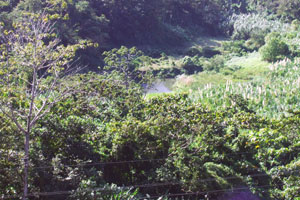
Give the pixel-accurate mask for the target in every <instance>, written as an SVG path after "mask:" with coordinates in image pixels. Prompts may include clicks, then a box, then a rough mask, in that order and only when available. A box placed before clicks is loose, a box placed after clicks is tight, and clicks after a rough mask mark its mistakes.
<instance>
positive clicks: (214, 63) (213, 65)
mask: <svg viewBox="0 0 300 200" xmlns="http://www.w3.org/2000/svg"><path fill="white" fill-rule="evenodd" d="M224 67H225V59H224V57H223V56H221V55H216V56H214V57H212V58H211V59H209V60H207V61H205V62H203V69H204V70H205V71H216V72H219V71H220V70H221V69H222V68H224Z"/></svg>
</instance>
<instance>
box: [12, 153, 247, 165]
mask: <svg viewBox="0 0 300 200" xmlns="http://www.w3.org/2000/svg"><path fill="white" fill-rule="evenodd" d="M245 154H253V152H240V153H230V154H224V155H226V156H229V155H245ZM166 159H167V157H166V158H158V159H141V160H125V161H111V162H94V163H81V164H76V165H64V164H63V166H64V167H85V166H97V165H113V164H129V163H139V162H157V161H164V160H166ZM17 166H19V167H20V166H22V165H20V164H18V165H15V166H14V168H16V167H17ZM51 168H55V166H40V167H30V169H51Z"/></svg>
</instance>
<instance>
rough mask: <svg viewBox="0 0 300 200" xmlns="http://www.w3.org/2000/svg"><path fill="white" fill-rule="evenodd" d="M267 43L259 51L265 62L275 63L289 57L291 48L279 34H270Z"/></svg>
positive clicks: (266, 39)
mask: <svg viewBox="0 0 300 200" xmlns="http://www.w3.org/2000/svg"><path fill="white" fill-rule="evenodd" d="M265 41H266V44H265V45H264V46H262V47H261V48H260V49H259V52H260V53H261V55H262V58H263V60H266V61H269V62H275V61H277V60H280V59H283V58H284V57H285V56H287V55H288V53H289V47H288V45H287V44H286V43H285V42H284V41H283V39H282V37H281V36H280V34H279V33H270V34H269V35H267V36H266V38H265Z"/></svg>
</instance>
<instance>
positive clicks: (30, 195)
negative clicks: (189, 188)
mask: <svg viewBox="0 0 300 200" xmlns="http://www.w3.org/2000/svg"><path fill="white" fill-rule="evenodd" d="M299 171H300V170H291V171H289V173H293V172H299ZM284 174H288V172H285V173H284ZM243 176H248V177H251V178H254V177H263V176H269V175H267V174H252V175H243ZM239 178H240V177H236V176H231V177H224V178H223V179H225V180H230V179H239ZM216 179H217V178H209V179H201V180H199V182H210V181H215V180H216ZM171 185H172V186H174V185H182V183H180V182H168V183H155V184H143V185H133V186H125V187H124V188H128V189H130V188H147V187H161V186H171ZM269 186H272V185H269ZM245 188H246V189H249V188H248V187H245ZM231 190H234V189H230V190H229V191H231ZM84 191H85V192H88V191H112V190H108V189H106V188H89V189H84V190H79V192H84ZM216 191H223V190H213V191H206V192H201V193H199V192H195V193H181V194H185V195H191V194H202V193H204V194H207V193H211V192H216ZM73 192H74V190H69V191H53V192H39V193H31V194H28V196H29V197H34V196H55V195H67V194H72V193H73ZM172 195H173V196H178V194H172ZM161 196H163V195H161ZM20 197H22V196H18V195H16V196H4V197H0V199H3V200H4V199H11V198H20ZM158 197H160V196H157V198H158ZM151 198H156V197H151Z"/></svg>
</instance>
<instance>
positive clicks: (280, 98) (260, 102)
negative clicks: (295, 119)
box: [191, 58, 300, 118]
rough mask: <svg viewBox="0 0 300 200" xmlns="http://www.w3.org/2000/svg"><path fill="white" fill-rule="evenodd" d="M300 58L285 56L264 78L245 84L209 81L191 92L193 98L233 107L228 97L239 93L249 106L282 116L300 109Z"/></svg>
mask: <svg viewBox="0 0 300 200" xmlns="http://www.w3.org/2000/svg"><path fill="white" fill-rule="evenodd" d="M299 89H300V59H299V58H298V59H295V60H294V61H292V60H289V59H284V60H282V61H279V62H276V63H274V64H272V65H271V66H270V72H269V74H268V75H267V77H266V78H265V79H257V80H253V81H251V82H246V83H234V82H232V81H227V83H226V84H223V85H216V86H214V85H212V84H207V85H206V86H205V87H204V88H202V89H200V88H199V89H198V90H197V91H196V92H194V93H192V94H191V97H192V99H194V100H195V101H200V102H202V103H203V104H206V105H208V106H209V107H211V108H215V109H217V108H220V107H226V106H234V102H233V101H232V100H231V99H230V98H228V97H229V96H231V95H234V94H238V95H241V96H243V98H244V99H247V100H248V101H249V104H250V108H251V109H253V110H255V111H256V112H257V113H259V114H261V115H264V116H268V117H276V118H277V117H282V116H284V115H286V114H288V112H289V110H299V109H300V90H299Z"/></svg>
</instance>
